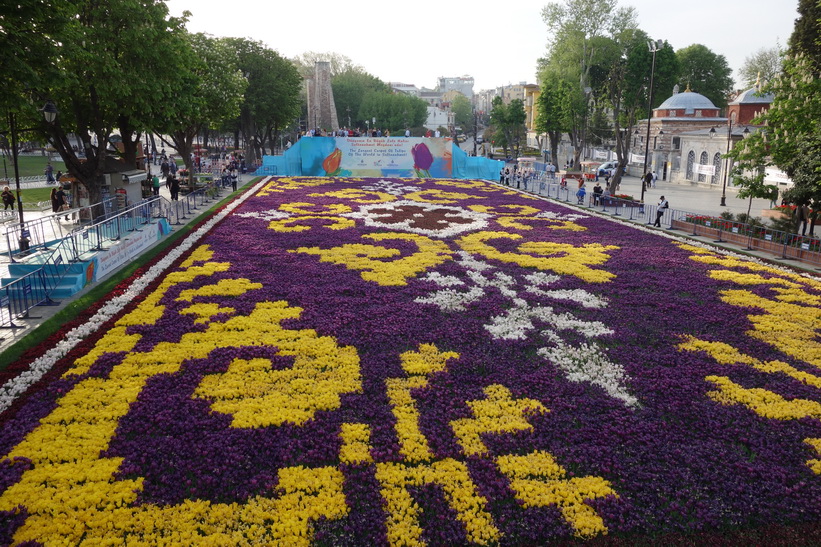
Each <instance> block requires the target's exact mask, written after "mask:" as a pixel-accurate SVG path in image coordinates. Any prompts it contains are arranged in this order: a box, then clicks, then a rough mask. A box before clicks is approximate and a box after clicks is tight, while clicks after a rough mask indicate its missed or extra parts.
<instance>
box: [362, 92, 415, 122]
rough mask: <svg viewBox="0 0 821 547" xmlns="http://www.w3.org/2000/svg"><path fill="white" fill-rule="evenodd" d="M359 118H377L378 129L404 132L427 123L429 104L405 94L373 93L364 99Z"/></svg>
mask: <svg viewBox="0 0 821 547" xmlns="http://www.w3.org/2000/svg"><path fill="white" fill-rule="evenodd" d="M359 118H360V119H364V120H370V119H373V118H376V127H379V128H381V129H386V130H388V131H392V132H397V131H403V130H404V128H405V127H419V126H421V125H422V124H424V123H425V119H426V118H427V103H426V102H425V101H423V100H422V99H419V98H418V97H412V96H410V95H405V94H403V93H396V94H394V93H380V92H371V93H368V94H367V95H365V97H364V98H363V99H362V105H361V107H360V110H359Z"/></svg>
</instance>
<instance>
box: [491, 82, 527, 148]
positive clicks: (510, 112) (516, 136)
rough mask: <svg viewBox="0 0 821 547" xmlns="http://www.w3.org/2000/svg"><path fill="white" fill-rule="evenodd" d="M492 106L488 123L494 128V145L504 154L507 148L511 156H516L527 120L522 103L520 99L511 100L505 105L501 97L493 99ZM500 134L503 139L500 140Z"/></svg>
mask: <svg viewBox="0 0 821 547" xmlns="http://www.w3.org/2000/svg"><path fill="white" fill-rule="evenodd" d="M492 106H493V108H492V110H491V111H490V122H491V123H492V124H493V127H494V128H495V132H494V135H495V137H494V140H495V141H496V142H495V145H496V146H502V147H503V148H504V150H505V152H507V149H508V146H509V147H510V148H511V149H512V151H513V155H514V156H518V155H519V149H520V145H521V142H522V137H523V136H524V134H525V125H524V124H525V120H526V119H527V113H526V112H525V108H524V103H523V102H522V100H521V99H513V100H512V101H510V104H507V105H506V104H504V102H503V101H502V98H501V97H496V98H494V99H493V103H492ZM500 134H501V136H503V137H504V138H502V139H500V138H499V137H500Z"/></svg>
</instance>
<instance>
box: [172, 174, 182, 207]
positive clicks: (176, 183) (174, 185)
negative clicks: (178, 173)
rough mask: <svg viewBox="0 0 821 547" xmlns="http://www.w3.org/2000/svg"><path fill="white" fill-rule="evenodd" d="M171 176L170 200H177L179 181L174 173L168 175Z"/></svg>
mask: <svg viewBox="0 0 821 547" xmlns="http://www.w3.org/2000/svg"><path fill="white" fill-rule="evenodd" d="M170 178H171V188H170V190H171V201H177V200H179V196H180V181H179V180H177V177H175V176H174V175H170Z"/></svg>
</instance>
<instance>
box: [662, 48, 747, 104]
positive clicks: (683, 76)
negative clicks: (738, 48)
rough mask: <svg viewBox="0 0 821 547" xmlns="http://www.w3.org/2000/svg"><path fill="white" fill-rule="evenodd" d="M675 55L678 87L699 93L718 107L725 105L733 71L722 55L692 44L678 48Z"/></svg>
mask: <svg viewBox="0 0 821 547" xmlns="http://www.w3.org/2000/svg"><path fill="white" fill-rule="evenodd" d="M676 57H677V58H678V64H679V80H678V84H679V86H680V87H682V88H687V87H689V88H690V89H691V90H693V91H695V92H697V93H701V94H702V95H704V96H705V97H707V98H708V99H710V101H712V103H713V104H714V105H716V106H717V107H718V108H724V107H725V106H727V99H728V97H729V96H730V93H732V91H733V78H732V73H733V71H732V70H731V69H730V67H729V65H728V64H727V59H726V58H725V57H724V55H718V54H716V53H714V52H713V51H711V50H710V49H709V48H708V47H707V46H704V45H701V44H693V45H691V46H687V47H686V48H684V49H680V50H678V51H677V52H676Z"/></svg>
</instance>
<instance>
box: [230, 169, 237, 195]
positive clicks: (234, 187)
mask: <svg viewBox="0 0 821 547" xmlns="http://www.w3.org/2000/svg"><path fill="white" fill-rule="evenodd" d="M237 176H238V175H237V169H236V168H234V169H231V190H232V191H234V192H236V191H237Z"/></svg>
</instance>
